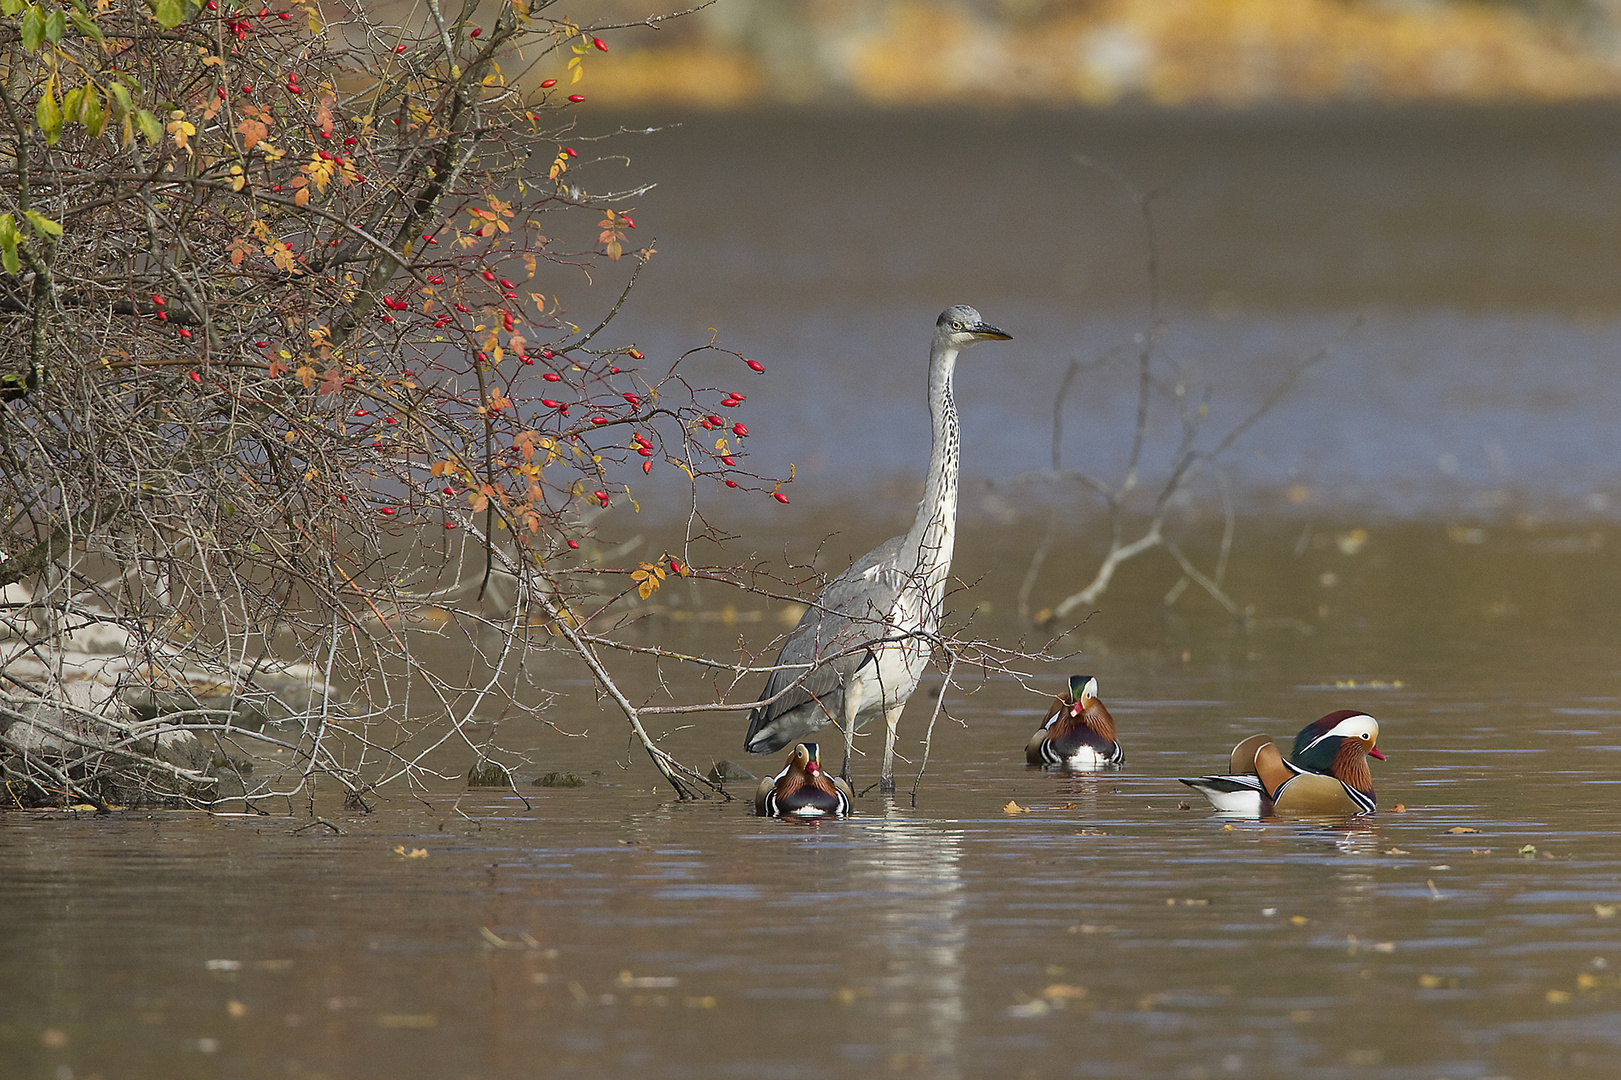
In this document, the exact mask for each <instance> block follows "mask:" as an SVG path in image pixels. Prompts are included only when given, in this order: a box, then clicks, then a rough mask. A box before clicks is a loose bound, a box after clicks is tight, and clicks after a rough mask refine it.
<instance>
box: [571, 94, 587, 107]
mask: <svg viewBox="0 0 1621 1080" xmlns="http://www.w3.org/2000/svg"><path fill="white" fill-rule="evenodd" d="M568 99H569V100H570V101H572V102H574V104H576V105H578V104H579V103H580V102H582V101H584V100H585V95H584V94H570V95H569V96H568Z"/></svg>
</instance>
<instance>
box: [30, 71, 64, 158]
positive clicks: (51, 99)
mask: <svg viewBox="0 0 1621 1080" xmlns="http://www.w3.org/2000/svg"><path fill="white" fill-rule="evenodd" d="M34 122H35V123H37V124H38V125H39V130H40V132H41V133H42V134H43V135H44V136H45V144H46V145H47V146H55V145H56V140H58V139H60V138H61V137H62V107H61V106H60V105H58V104H57V103H56V80H54V79H52V80H50V81H48V82H47V83H46V84H45V92H44V93H42V94H40V95H39V105H38V106H37V107H35V109H34Z"/></svg>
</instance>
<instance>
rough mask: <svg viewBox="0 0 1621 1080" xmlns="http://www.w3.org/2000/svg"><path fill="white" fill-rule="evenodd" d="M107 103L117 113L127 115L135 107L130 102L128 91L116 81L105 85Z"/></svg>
mask: <svg viewBox="0 0 1621 1080" xmlns="http://www.w3.org/2000/svg"><path fill="white" fill-rule="evenodd" d="M107 103H108V104H110V105H111V106H112V107H113V109H114V111H115V112H119V113H127V112H129V111H130V109H132V108H134V107H135V103H134V102H133V101H131V100H130V96H129V90H128V89H127V88H126V87H125V86H124V84H123V83H121V82H119V81H118V80H116V79H115V80H113V81H112V82H109V83H108V84H107Z"/></svg>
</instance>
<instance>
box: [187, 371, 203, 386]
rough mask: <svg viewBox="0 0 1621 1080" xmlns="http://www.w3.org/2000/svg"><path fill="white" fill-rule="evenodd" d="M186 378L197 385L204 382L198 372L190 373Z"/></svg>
mask: <svg viewBox="0 0 1621 1080" xmlns="http://www.w3.org/2000/svg"><path fill="white" fill-rule="evenodd" d="M186 377H187V378H188V379H190V380H191V381H192V382H195V383H200V382H202V381H203V377H202V374H201V373H199V372H196V371H193V372H190V373H188V374H187V376H186Z"/></svg>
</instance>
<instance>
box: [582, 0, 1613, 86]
mask: <svg viewBox="0 0 1621 1080" xmlns="http://www.w3.org/2000/svg"><path fill="white" fill-rule="evenodd" d="M735 7H737V8H743V9H748V11H747V14H746V16H739V15H738V14H737V13H736V12H735V11H734V13H733V15H732V17H731V22H730V23H722V22H720V21H718V17H717V21H713V22H705V21H704V20H705V15H704V14H700V15H698V16H694V17H693V18H691V19H689V20H686V23H687V24H688V25H683V26H681V27H680V31H681V33H680V34H672V35H671V40H670V44H668V45H666V46H664V47H661V48H658V49H643V50H640V51H626V52H624V53H617V52H616V53H615V54H613V55H611V56H607V57H603V58H602V59H600V60H599V61H598V63H599V65H600V69H601V76H600V78H598V79H597V80H595V82H596V86H597V89H596V90H595V91H594V92H593V99H592V100H593V103H594V104H622V103H625V102H628V101H661V102H666V103H670V104H679V105H697V106H707V107H716V108H729V107H737V106H742V105H748V104H752V103H756V102H759V101H764V100H802V99H805V98H807V97H810V98H821V99H837V98H840V97H854V98H857V99H861V100H865V101H868V102H871V103H874V104H884V105H931V104H945V103H980V104H1038V105H1047V106H1059V105H1072V104H1086V105H1094V106H1103V105H1110V104H1113V103H1116V102H1123V101H1141V102H1147V103H1151V104H1156V105H1165V106H1185V105H1216V106H1223V107H1244V106H1251V105H1261V104H1279V103H1296V102H1298V103H1312V104H1315V103H1327V102H1340V101H1352V102H1363V101H1365V102H1404V101H1462V102H1485V101H1531V102H1543V101H1568V100H1580V99H1604V98H1615V97H1621V65H1617V64H1615V63H1614V62H1613V60H1612V58H1611V57H1610V56H1608V55H1607V54H1606V52H1605V50H1604V47H1603V45H1602V40H1603V37H1604V35H1603V34H1593V35H1592V36H1591V37H1588V38H1583V37H1581V36H1579V35H1578V34H1577V33H1576V32H1575V31H1574V30H1573V29H1571V28H1570V27H1569V26H1567V25H1565V24H1561V23H1557V22H1554V21H1551V20H1539V19H1536V18H1534V17H1532V16H1531V15H1529V14H1526V13H1525V12H1524V11H1522V10H1517V9H1515V8H1512V7H1509V6H1507V5H1500V4H1482V3H1469V2H1464V0H1454V2H1450V3H1427V4H1395V3H1373V2H1367V0H1361V2H1358V0H1094V2H1091V3H1086V4H1066V3H1051V4H1045V5H1042V4H1037V5H1028V4H1027V5H1020V7H1022V8H1023V9H1024V10H1025V11H1026V14H1025V16H1024V17H1015V16H1014V15H1012V14H1003V15H1000V16H998V15H995V14H991V13H990V11H994V10H995V8H994V7H993V8H990V11H987V10H986V9H985V8H981V7H970V6H968V5H964V4H954V3H949V2H946V0H933V2H930V0H888V2H885V3H864V4H855V3H853V2H840V0H828V2H824V3H819V4H815V5H809V6H807V7H805V8H803V9H796V14H793V15H788V14H785V13H784V12H783V11H780V10H777V9H772V8H768V7H766V6H765V5H758V4H750V3H748V0H737V3H736V5H735ZM1004 8H1006V9H1007V10H1012V8H1013V6H1011V5H1004ZM1618 19H1621V16H1618ZM779 22H780V23H781V25H778V23H779ZM743 25H747V26H751V27H752V28H753V29H752V30H751V31H749V32H743V31H738V30H736V29H735V27H737V26H743ZM765 29H770V30H772V31H773V32H777V31H780V32H778V33H775V36H772V35H770V34H766V33H764V30H765ZM1611 29H1612V30H1614V29H1618V28H1611ZM766 38H770V39H771V40H772V41H773V42H775V51H773V52H772V53H771V54H770V55H765V54H762V53H760V52H757V51H755V50H754V49H753V48H752V47H751V46H752V44H753V42H755V41H759V40H765V39H766ZM783 41H787V42H789V43H790V44H789V45H788V46H784V45H783V44H782V42H783Z"/></svg>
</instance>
